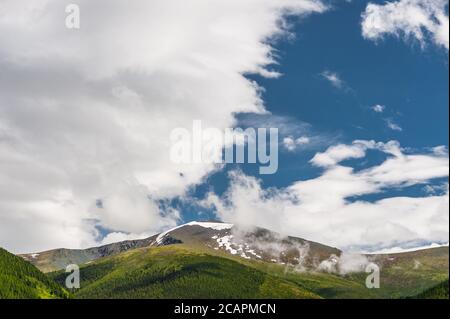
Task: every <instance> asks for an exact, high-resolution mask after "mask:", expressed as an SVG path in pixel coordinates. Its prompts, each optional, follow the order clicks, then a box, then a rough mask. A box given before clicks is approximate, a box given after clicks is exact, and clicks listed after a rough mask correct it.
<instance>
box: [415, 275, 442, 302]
mask: <svg viewBox="0 0 450 319" xmlns="http://www.w3.org/2000/svg"><path fill="white" fill-rule="evenodd" d="M413 299H449V295H448V280H446V281H443V282H441V283H440V284H439V285H436V286H434V287H433V288H430V289H428V290H426V291H424V292H422V293H420V294H418V295H416V296H414V297H413Z"/></svg>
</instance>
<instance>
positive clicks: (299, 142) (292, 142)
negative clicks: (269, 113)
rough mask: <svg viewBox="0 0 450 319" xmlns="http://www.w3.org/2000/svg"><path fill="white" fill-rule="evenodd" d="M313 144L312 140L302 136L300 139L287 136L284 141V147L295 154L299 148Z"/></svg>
mask: <svg viewBox="0 0 450 319" xmlns="http://www.w3.org/2000/svg"><path fill="white" fill-rule="evenodd" d="M310 142H311V139H310V138H309V137H307V136H301V137H299V138H294V137H292V136H287V137H285V138H284V139H283V146H284V148H285V149H287V150H288V151H290V152H294V151H295V150H297V149H298V147H300V146H303V145H307V144H309V143H310Z"/></svg>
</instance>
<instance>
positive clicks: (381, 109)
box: [371, 104, 386, 113]
mask: <svg viewBox="0 0 450 319" xmlns="http://www.w3.org/2000/svg"><path fill="white" fill-rule="evenodd" d="M371 109H372V110H373V111H374V112H377V113H383V112H384V110H385V109H386V106H384V105H381V104H376V105H374V106H372V107H371Z"/></svg>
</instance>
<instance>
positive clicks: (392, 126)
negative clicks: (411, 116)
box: [386, 119, 403, 132]
mask: <svg viewBox="0 0 450 319" xmlns="http://www.w3.org/2000/svg"><path fill="white" fill-rule="evenodd" d="M386 125H387V127H388V128H390V129H391V130H393V131H397V132H401V131H403V128H402V127H401V126H400V125H398V124H397V123H395V122H394V120H392V119H387V120H386Z"/></svg>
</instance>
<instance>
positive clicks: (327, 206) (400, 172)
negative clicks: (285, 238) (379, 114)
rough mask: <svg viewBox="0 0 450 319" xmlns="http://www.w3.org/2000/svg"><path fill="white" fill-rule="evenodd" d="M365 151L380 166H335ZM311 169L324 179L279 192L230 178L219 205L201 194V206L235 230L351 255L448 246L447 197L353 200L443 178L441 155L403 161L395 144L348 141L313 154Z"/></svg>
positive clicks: (236, 176)
mask: <svg viewBox="0 0 450 319" xmlns="http://www.w3.org/2000/svg"><path fill="white" fill-rule="evenodd" d="M368 150H371V151H375V152H381V153H383V154H385V155H386V156H387V158H386V159H385V160H384V161H383V162H382V163H381V164H379V165H375V166H371V167H368V168H365V169H363V170H359V171H356V170H355V169H354V168H352V167H348V166H343V165H341V164H340V163H341V162H342V161H344V160H347V159H363V158H364V157H365V156H366V153H367V151H368ZM312 163H313V164H314V165H318V166H320V167H324V168H325V170H324V172H323V173H322V174H321V175H320V176H318V177H316V178H313V179H308V180H299V181H297V182H294V183H293V184H292V185H290V186H289V187H287V188H284V189H276V188H269V189H265V188H263V186H262V184H261V181H259V180H258V179H256V178H254V177H249V176H245V175H243V174H242V173H232V174H231V178H232V181H233V182H232V184H231V186H230V188H229V190H228V192H227V193H226V194H225V195H224V196H223V197H220V198H219V197H218V196H216V195H214V194H209V196H208V197H207V199H206V200H205V205H210V206H212V207H215V208H216V211H217V215H218V216H219V217H220V218H222V219H223V220H225V221H229V222H233V223H236V224H246V225H258V226H261V227H266V228H269V229H274V230H276V231H279V232H281V233H283V234H289V235H295V236H299V237H303V238H306V239H308V240H313V241H317V242H321V243H325V244H328V245H333V246H337V247H339V248H341V249H345V250H352V251H363V250H364V251H370V250H380V249H385V248H389V247H400V246H405V247H406V246H408V247H409V248H411V245H413V246H414V245H416V246H418V245H422V246H423V245H424V243H432V242H436V243H438V242H440V243H446V242H448V236H449V233H448V228H449V227H448V222H449V213H448V210H449V202H448V200H449V194H448V190H447V191H446V192H445V193H444V194H439V195H432V196H426V197H406V196H404V197H400V196H399V197H388V198H383V199H379V200H374V201H368V200H364V199H363V197H361V196H366V195H375V194H382V192H384V191H385V190H388V189H392V188H396V189H402V188H406V187H409V186H413V185H420V184H423V185H426V184H427V183H429V182H430V181H432V180H433V179H435V178H445V177H448V171H449V159H448V153H447V154H442V153H437V152H434V151H433V152H431V153H426V154H407V153H405V151H404V150H403V149H402V148H401V147H400V145H399V144H398V142H395V141H392V142H388V143H377V142H374V141H355V142H354V143H353V144H351V145H339V146H334V147H331V148H329V149H328V150H327V151H325V152H324V153H320V154H317V155H316V156H315V157H314V159H313V160H312Z"/></svg>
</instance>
